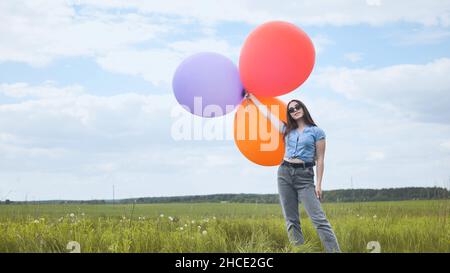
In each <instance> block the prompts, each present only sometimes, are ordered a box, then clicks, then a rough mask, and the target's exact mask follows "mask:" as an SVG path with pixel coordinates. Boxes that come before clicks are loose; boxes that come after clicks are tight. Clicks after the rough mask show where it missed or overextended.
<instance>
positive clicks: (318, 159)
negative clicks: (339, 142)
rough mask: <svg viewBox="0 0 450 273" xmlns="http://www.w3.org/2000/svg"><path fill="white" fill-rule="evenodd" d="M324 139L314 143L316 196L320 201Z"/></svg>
mask: <svg viewBox="0 0 450 273" xmlns="http://www.w3.org/2000/svg"><path fill="white" fill-rule="evenodd" d="M325 146H326V145H325V139H321V140H319V141H317V142H316V166H317V167H316V170H317V183H316V196H317V198H319V199H322V177H323V170H324V157H325Z"/></svg>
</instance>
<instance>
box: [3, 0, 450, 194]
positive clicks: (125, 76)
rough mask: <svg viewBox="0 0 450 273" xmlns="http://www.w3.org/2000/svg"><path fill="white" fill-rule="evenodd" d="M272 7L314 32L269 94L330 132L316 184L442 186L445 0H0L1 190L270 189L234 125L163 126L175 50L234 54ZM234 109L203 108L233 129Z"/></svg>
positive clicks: (449, 146) (272, 15) (447, 60)
mask: <svg viewBox="0 0 450 273" xmlns="http://www.w3.org/2000/svg"><path fill="white" fill-rule="evenodd" d="M272 20H285V21H289V22H292V23H295V24H297V25H298V26H299V27H301V28H303V29H304V30H305V31H306V32H307V33H308V34H309V35H310V37H311V38H312V40H313V42H314V44H315V47H316V51H317V58H316V66H315V68H314V71H313V73H312V76H311V77H310V78H309V79H308V81H307V82H306V83H305V84H304V85H303V86H301V87H300V88H299V89H298V90H295V91H294V92H292V93H290V94H288V95H285V96H282V97H280V99H282V100H283V101H285V102H287V101H288V100H289V99H291V98H300V99H302V100H303V101H304V102H305V103H306V105H307V106H308V108H309V110H310V111H311V113H312V116H313V118H314V119H315V120H316V122H317V123H318V125H319V126H320V127H321V128H322V129H323V130H324V131H325V133H326V135H327V151H326V156H325V164H326V167H325V173H324V180H323V187H324V189H325V190H327V189H341V188H349V187H350V186H352V185H353V187H355V188H386V187H403V186H445V187H448V186H449V183H450V171H449V170H450V168H449V167H450V110H448V109H449V108H448V105H449V104H450V79H449V77H448V76H447V75H449V73H450V51H449V48H450V2H448V1H403V0H396V1H383V0H364V1H357V0H349V1H283V4H280V3H279V2H276V1H250V0H249V1H214V2H213V1H200V0H198V1H189V2H186V1H176V0H173V1H166V2H165V3H161V2H159V1H145V3H144V2H142V1H112V0H110V1H81V0H80V1H45V0H43V1H32V2H28V3H18V2H17V1H2V2H1V3H0V21H1V22H2V24H1V26H0V200H2V199H6V198H10V199H13V200H23V199H28V200H33V199H57V198H64V199H90V198H110V197H111V194H112V185H115V188H116V197H118V198H126V197H137V196H169V195H189V194H209V193H230V192H232V193H239V192H245V193H276V191H277V189H276V167H262V166H258V165H255V164H253V163H251V162H250V161H248V160H247V159H246V158H245V157H243V156H242V155H241V154H240V152H239V151H238V149H237V148H236V146H235V144H234V142H233V141H232V140H231V138H228V139H224V140H214V141H207V140H200V141H176V140H174V139H173V137H172V135H171V127H172V125H173V123H174V122H175V120H176V119H175V118H174V116H173V111H174V109H179V108H178V107H179V106H178V104H177V102H176V100H175V98H174V96H173V92H172V88H171V79H172V76H173V72H174V70H175V69H176V67H177V65H178V64H179V63H180V62H181V61H182V60H183V59H184V58H186V57H188V56H189V55H191V54H193V53H196V52H202V51H215V52H218V53H221V54H224V55H225V56H227V57H229V58H230V59H232V60H233V61H234V62H235V63H236V64H237V63H238V59H239V51H240V48H241V46H242V44H243V42H244V41H245V38H246V37H247V35H248V34H249V33H250V32H251V31H252V30H253V29H254V28H255V27H257V26H258V25H260V24H262V23H264V22H267V21H272ZM184 117H185V118H192V119H193V122H194V120H195V121H196V122H205V121H202V120H201V119H196V118H194V117H190V116H189V115H188V114H185V116H184ZM232 121H233V114H232V113H231V114H229V115H227V116H225V117H222V118H217V119H214V121H208V122H212V123H216V124H218V125H219V126H223V128H224V129H225V130H226V131H227V136H231V135H232V131H231V129H232ZM351 180H352V181H353V183H352V184H351V183H350V181H351Z"/></svg>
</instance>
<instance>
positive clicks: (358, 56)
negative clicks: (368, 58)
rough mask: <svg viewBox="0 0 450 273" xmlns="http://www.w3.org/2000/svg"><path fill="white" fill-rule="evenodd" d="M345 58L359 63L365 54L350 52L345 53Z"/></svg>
mask: <svg viewBox="0 0 450 273" xmlns="http://www.w3.org/2000/svg"><path fill="white" fill-rule="evenodd" d="M344 58H345V59H346V60H348V61H350V62H352V63H357V62H360V61H361V60H362V59H363V54H362V53H361V52H349V53H346V54H344Z"/></svg>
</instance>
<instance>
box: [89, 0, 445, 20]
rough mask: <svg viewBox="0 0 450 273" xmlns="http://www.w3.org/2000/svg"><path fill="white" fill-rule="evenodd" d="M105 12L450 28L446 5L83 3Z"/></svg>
mask: <svg viewBox="0 0 450 273" xmlns="http://www.w3.org/2000/svg"><path fill="white" fill-rule="evenodd" d="M82 2H83V3H89V5H92V6H96V7H103V8H130V7H132V8H137V9H139V10H140V11H142V12H147V13H160V14H171V15H176V16H181V17H187V18H189V17H190V18H195V19H197V20H201V21H205V22H220V21H231V22H233V21H240V22H247V23H251V24H260V23H262V22H265V21H269V20H274V19H277V20H287V21H292V22H295V23H299V24H301V25H337V26H341V25H355V24H361V23H362V24H371V25H382V24H386V23H393V22H409V23H419V24H422V25H427V26H430V25H443V26H448V25H450V3H449V2H447V1H440V0H434V1H407V0H397V1H383V2H381V1H360V0H347V1H326V0H315V1H308V0H307V1H294V0H291V1H283V4H282V5H280V3H279V2H274V1H271V0H263V1H261V0H260V1H255V0H247V1H214V2H211V1H208V0H194V1H189V3H188V2H186V1H182V0H174V1H170V2H161V1H145V2H143V1H127V2H123V1H99V0H96V1H82Z"/></svg>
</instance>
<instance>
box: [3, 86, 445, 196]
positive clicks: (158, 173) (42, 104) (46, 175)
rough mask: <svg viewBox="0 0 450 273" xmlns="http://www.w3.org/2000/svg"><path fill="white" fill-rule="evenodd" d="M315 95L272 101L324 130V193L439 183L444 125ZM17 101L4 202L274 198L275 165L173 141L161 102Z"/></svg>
mask: <svg viewBox="0 0 450 273" xmlns="http://www.w3.org/2000/svg"><path fill="white" fill-rule="evenodd" d="M10 85H13V86H14V83H12V84H10ZM23 86H24V87H23V89H24V90H25V91H26V92H25V93H27V94H28V93H34V92H32V91H29V90H32V89H33V88H36V89H41V90H42V89H45V88H49V89H51V90H53V89H57V88H60V89H61V90H67V89H70V88H69V87H66V86H60V87H57V85H56V84H53V85H52V86H50V87H46V84H43V85H37V86H33V85H29V84H23ZM82 89H83V88H82ZM54 92H57V91H54ZM317 92H322V91H321V90H319V89H308V91H303V93H301V94H299V93H298V92H293V93H291V94H289V95H287V96H283V97H282V98H281V99H282V100H283V101H287V100H286V99H287V98H288V97H298V96H300V97H301V99H302V100H303V101H304V102H305V103H306V105H307V106H308V108H309V110H310V112H311V114H312V116H313V118H314V119H315V121H316V122H317V123H318V124H319V126H320V127H321V128H323V129H324V130H325V132H326V135H327V149H326V157H325V162H326V170H325V176H324V188H325V189H336V188H345V187H348V186H349V182H348V181H349V177H351V176H352V177H353V180H354V184H355V185H356V186H357V187H369V188H381V187H394V186H395V187H399V186H414V185H416V186H423V185H433V184H432V183H434V182H433V181H434V179H436V180H437V181H440V179H442V178H446V177H447V176H448V168H445V166H446V164H449V163H450V154H449V153H448V149H443V145H442V143H446V142H448V137H447V136H448V135H449V134H450V128H449V126H448V125H445V124H436V123H421V122H415V121H412V120H408V119H405V118H403V117H402V116H397V115H393V114H392V113H391V112H389V111H387V110H385V109H384V108H382V107H378V106H376V105H370V104H369V105H367V104H364V103H360V104H357V105H356V106H355V105H352V103H351V101H347V100H345V99H330V98H325V97H324V96H315V95H316V94H314V93H317ZM41 94H47V92H46V91H44V92H42V93H41ZM61 94H64V93H63V92H61ZM20 99H21V101H19V102H16V103H12V104H3V105H0V128H1V129H0V154H1V155H2V156H1V157H0V170H1V171H0V173H1V174H0V181H1V182H2V191H5V190H6V191H9V190H10V189H13V190H14V193H13V194H11V196H10V198H12V199H23V198H24V196H25V195H26V194H27V193H28V194H29V196H30V195H32V194H33V195H35V196H37V198H39V199H44V198H57V197H58V196H59V197H60V198H105V194H106V193H105V192H107V194H110V190H111V185H112V184H115V185H116V188H117V191H118V192H119V193H118V194H117V197H118V198H119V197H130V196H155V195H185V194H207V193H218V192H259V193H264V192H265V193H267V192H272V193H275V192H276V191H277V189H276V167H272V168H270V167H262V166H258V165H255V164H253V163H252V162H250V161H248V160H247V159H246V158H245V157H244V156H243V155H242V154H240V152H239V150H238V149H237V147H236V146H235V144H234V142H233V141H232V140H223V141H179V142H177V141H174V140H173V139H172V138H171V135H170V127H171V125H172V122H173V121H174V120H173V119H172V118H171V116H170V112H171V108H172V107H174V105H176V104H177V103H176V101H175V99H174V98H173V96H171V95H159V96H156V95H148V96H146V95H138V94H133V93H128V94H122V95H116V96H111V97H97V96H92V95H89V93H88V91H87V90H85V91H84V93H81V94H76V95H73V94H70V93H69V94H67V95H66V96H61V97H59V96H53V95H52V94H51V95H50V96H48V97H45V96H38V97H22V98H20ZM18 121H20V122H18ZM217 122H219V123H222V122H223V121H222V120H220V119H217ZM226 126H232V124H229V123H227V125H226ZM445 145H446V144H444V147H446V146H445ZM423 147H427V148H426V149H423ZM418 159H420V160H418ZM17 178H20V179H21V181H22V182H21V184H20V185H17V183H16V180H17ZM162 181H163V182H162ZM50 189H51V190H50ZM105 189H106V190H105ZM106 197H108V196H106Z"/></svg>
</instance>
